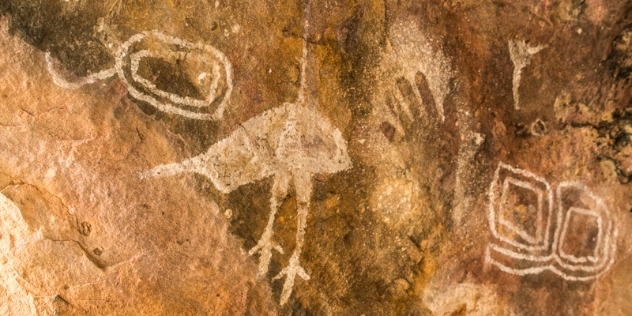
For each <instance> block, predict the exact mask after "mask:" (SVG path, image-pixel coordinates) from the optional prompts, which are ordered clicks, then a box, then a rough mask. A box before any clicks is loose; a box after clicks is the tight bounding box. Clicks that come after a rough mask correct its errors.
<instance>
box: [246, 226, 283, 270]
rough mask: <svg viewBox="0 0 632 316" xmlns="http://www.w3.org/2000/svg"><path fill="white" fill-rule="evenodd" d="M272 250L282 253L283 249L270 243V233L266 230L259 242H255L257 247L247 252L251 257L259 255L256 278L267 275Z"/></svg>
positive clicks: (272, 242)
mask: <svg viewBox="0 0 632 316" xmlns="http://www.w3.org/2000/svg"><path fill="white" fill-rule="evenodd" d="M272 249H275V250H276V251H278V252H280V253H283V248H281V246H279V244H277V243H276V242H274V241H272V231H267V230H266V231H265V232H264V233H263V235H262V236H261V239H259V242H257V245H256V246H254V247H252V249H250V250H249V251H248V254H249V255H251V256H252V255H254V254H256V253H260V256H259V272H258V273H257V278H261V277H263V276H265V275H266V273H268V266H269V265H270V259H272Z"/></svg>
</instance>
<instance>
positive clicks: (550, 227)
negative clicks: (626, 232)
mask: <svg viewBox="0 0 632 316" xmlns="http://www.w3.org/2000/svg"><path fill="white" fill-rule="evenodd" d="M489 197H490V204H489V224H490V229H491V231H492V234H493V236H494V239H495V240H494V241H493V242H490V243H489V245H488V247H487V249H486V252H485V261H486V262H487V263H488V264H492V265H494V266H496V267H497V268H499V269H500V270H502V271H504V272H507V273H510V274H515V275H528V274H538V273H541V272H543V271H545V270H549V271H551V272H553V273H555V274H557V275H559V276H560V277H562V278H564V279H566V280H569V281H588V280H591V279H595V278H597V277H599V276H600V275H601V274H603V273H604V272H606V271H607V270H608V269H609V268H610V267H611V266H612V264H613V262H614V252H615V251H616V243H615V239H616V233H617V232H616V228H615V220H614V218H613V217H612V215H611V214H610V211H609V210H608V208H607V206H606V205H605V203H604V202H603V200H602V199H601V198H599V197H598V196H596V195H594V194H593V193H592V192H591V191H590V190H589V189H588V188H587V187H586V186H585V185H584V184H582V183H580V182H570V181H565V182H562V183H560V184H559V185H558V186H557V189H556V191H555V202H554V198H553V190H552V189H551V187H550V185H549V184H548V182H547V181H546V180H545V179H544V178H541V177H539V176H537V175H535V174H533V173H530V172H528V171H525V170H521V169H518V168H514V167H512V166H510V165H507V164H505V163H502V162H501V163H500V164H499V165H498V168H497V169H496V172H495V174H494V179H493V181H492V183H491V185H490V191H489Z"/></svg>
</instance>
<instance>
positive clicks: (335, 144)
mask: <svg viewBox="0 0 632 316" xmlns="http://www.w3.org/2000/svg"><path fill="white" fill-rule="evenodd" d="M306 56H307V42H306V41H305V40H304V44H303V56H302V58H301V87H300V90H299V93H298V97H297V100H296V101H295V102H294V103H284V104H283V105H282V106H280V107H277V108H274V109H271V110H268V111H266V112H264V113H262V114H260V115H258V116H256V117H254V118H251V119H250V120H248V121H246V122H245V123H243V124H241V126H240V127H239V128H238V129H237V130H235V131H234V132H233V133H232V134H231V135H229V136H228V137H227V138H225V139H223V140H221V141H219V142H217V143H215V144H214V145H212V146H211V147H210V148H209V149H208V150H207V151H206V152H205V153H203V154H200V155H198V156H196V157H193V158H190V159H187V160H185V161H183V162H180V163H173V164H167V165H161V166H158V167H155V168H154V169H152V170H149V171H148V172H146V173H144V174H143V176H144V177H157V176H169V175H176V174H180V173H183V172H194V173H198V174H201V175H204V176H206V177H208V178H209V179H210V180H211V181H212V182H213V184H214V185H215V187H216V188H217V189H218V190H220V191H221V192H223V193H229V192H231V191H233V190H235V189H236V188H238V187H239V186H241V185H244V184H247V183H252V182H254V181H256V180H259V179H263V178H266V177H270V176H272V177H273V179H274V180H273V184H272V189H271V191H272V192H271V193H272V197H271V198H270V209H271V210H270V217H269V219H268V224H267V226H266V228H265V230H264V232H263V235H262V236H261V239H260V240H259V242H258V243H257V245H256V246H255V247H254V248H252V249H250V251H249V253H250V255H254V254H257V253H259V254H260V257H259V274H258V276H259V277H261V276H263V275H265V274H266V273H267V272H268V266H269V263H270V259H271V258H272V249H276V250H277V251H279V252H281V253H283V250H282V248H281V247H280V246H279V245H278V244H277V243H276V242H274V241H273V239H272V234H273V224H274V220H275V215H276V212H277V209H278V207H279V203H280V202H281V201H282V200H283V198H285V196H286V195H287V193H288V189H289V185H290V182H292V183H293V184H294V188H295V190H296V195H297V204H298V210H297V213H298V227H297V231H296V247H295V249H294V252H293V254H292V256H291V257H290V261H289V264H288V266H287V267H285V268H284V269H283V270H282V271H281V272H280V273H279V274H278V275H277V276H276V277H274V279H278V278H281V277H283V276H286V280H285V283H284V285H283V291H282V293H281V304H282V305H283V304H285V302H286V301H287V299H288V298H289V296H290V294H291V293H292V288H293V285H294V279H295V277H296V275H297V274H298V275H299V276H300V277H301V278H303V279H305V280H308V279H309V275H308V274H307V272H305V270H304V269H303V267H301V266H300V264H299V259H300V258H299V257H300V254H301V248H302V246H303V241H304V236H305V227H306V225H307V213H308V211H309V203H310V200H311V196H312V177H313V175H315V174H326V173H330V174H333V173H337V172H340V171H343V170H345V169H348V168H350V167H351V159H350V157H349V154H348V152H347V144H346V142H345V140H344V139H343V137H342V134H341V132H340V130H338V129H337V128H335V127H334V126H333V125H331V123H330V122H329V121H328V120H327V118H325V117H324V116H323V115H322V114H321V113H319V112H318V110H317V104H316V102H314V101H306V98H305V97H304V94H305V83H306V79H305V69H306V62H307V61H306V59H307V57H306Z"/></svg>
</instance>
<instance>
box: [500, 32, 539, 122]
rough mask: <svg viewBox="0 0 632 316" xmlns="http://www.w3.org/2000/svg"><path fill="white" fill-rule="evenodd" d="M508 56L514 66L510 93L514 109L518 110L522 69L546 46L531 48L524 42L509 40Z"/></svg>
mask: <svg viewBox="0 0 632 316" xmlns="http://www.w3.org/2000/svg"><path fill="white" fill-rule="evenodd" d="M508 45H509V56H510V57H511V61H512V62H513V64H514V71H513V80H512V91H513V99H514V109H516V110H518V109H520V91H519V89H520V76H521V74H522V69H523V68H525V67H527V66H528V65H529V64H530V63H531V56H532V55H535V54H537V53H538V52H539V51H541V50H542V49H543V48H545V47H546V46H542V45H538V46H531V45H529V44H527V42H526V41H524V40H510V41H509V43H508Z"/></svg>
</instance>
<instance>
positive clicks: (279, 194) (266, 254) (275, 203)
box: [248, 174, 290, 278]
mask: <svg viewBox="0 0 632 316" xmlns="http://www.w3.org/2000/svg"><path fill="white" fill-rule="evenodd" d="M289 182H290V177H289V175H286V174H276V175H275V177H274V183H273V184H272V197H271V198H270V217H269V218H268V225H267V226H266V228H265V229H264V230H263V235H261V238H260V239H259V242H257V245H256V246H254V247H253V248H252V249H250V251H248V253H249V254H250V255H251V256H252V255H254V254H256V253H260V254H261V255H260V256H259V272H258V273H257V277H259V278H260V277H263V276H264V275H265V274H266V273H268V266H269V265H270V259H271V258H272V249H276V250H277V251H278V252H280V253H283V249H282V248H281V246H279V245H278V244H277V243H276V242H274V241H273V240H272V233H273V232H274V230H273V229H272V227H273V225H274V219H275V215H276V212H277V209H278V208H279V203H280V202H281V201H282V200H283V199H284V198H285V196H286V195H287V190H288V186H289Z"/></svg>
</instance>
